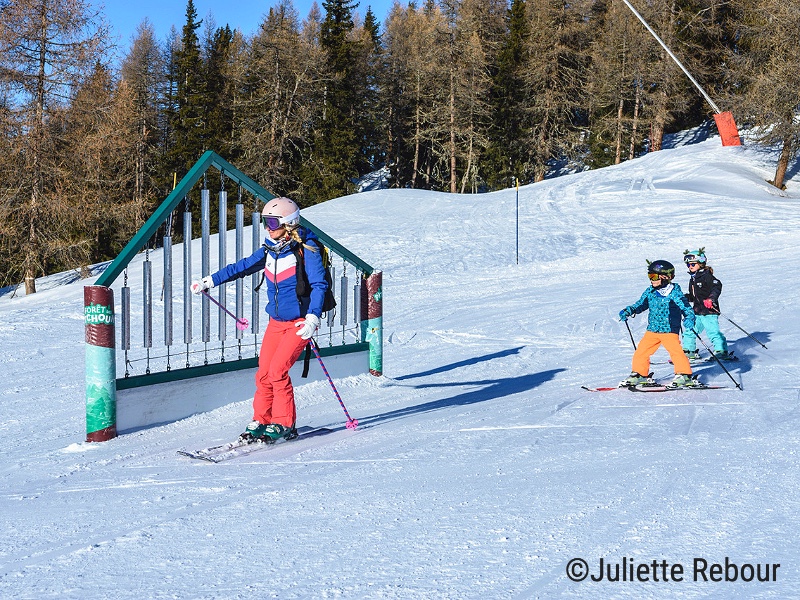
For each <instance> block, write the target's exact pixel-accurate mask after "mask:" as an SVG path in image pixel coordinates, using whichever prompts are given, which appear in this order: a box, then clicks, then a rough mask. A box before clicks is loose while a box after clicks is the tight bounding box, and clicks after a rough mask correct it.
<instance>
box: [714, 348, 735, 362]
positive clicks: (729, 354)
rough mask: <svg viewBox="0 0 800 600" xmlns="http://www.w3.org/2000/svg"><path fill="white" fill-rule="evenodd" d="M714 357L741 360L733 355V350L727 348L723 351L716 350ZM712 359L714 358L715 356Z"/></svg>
mask: <svg viewBox="0 0 800 600" xmlns="http://www.w3.org/2000/svg"><path fill="white" fill-rule="evenodd" d="M714 357H715V358H717V359H718V360H739V359H738V358H737V357H736V356H734V355H733V352H728V351H727V350H722V351H721V352H714ZM711 360H714V359H713V358H712V359H711Z"/></svg>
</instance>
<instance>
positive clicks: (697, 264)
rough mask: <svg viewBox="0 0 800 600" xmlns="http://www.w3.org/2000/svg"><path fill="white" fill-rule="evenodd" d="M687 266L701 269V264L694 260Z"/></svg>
mask: <svg viewBox="0 0 800 600" xmlns="http://www.w3.org/2000/svg"><path fill="white" fill-rule="evenodd" d="M686 266H687V267H699V266H700V263H699V262H697V261H694V260H693V261H691V262H687V263H686Z"/></svg>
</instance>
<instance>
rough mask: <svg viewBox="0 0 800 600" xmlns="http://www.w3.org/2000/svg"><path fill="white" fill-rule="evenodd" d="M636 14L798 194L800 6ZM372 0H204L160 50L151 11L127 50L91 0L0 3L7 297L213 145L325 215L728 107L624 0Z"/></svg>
mask: <svg viewBox="0 0 800 600" xmlns="http://www.w3.org/2000/svg"><path fill="white" fill-rule="evenodd" d="M633 4H634V5H635V6H636V8H637V10H638V11H639V12H640V13H641V14H642V15H643V17H644V18H645V19H646V20H647V21H648V23H649V24H650V25H651V26H652V27H653V28H654V29H655V31H657V32H658V33H659V35H660V36H661V37H662V39H663V40H664V41H665V43H666V44H667V45H668V46H669V47H670V48H671V49H672V51H673V52H674V53H675V54H676V55H677V56H678V57H679V58H680V60H681V61H682V62H683V64H684V65H686V66H687V68H688V69H689V71H690V72H691V73H692V74H693V76H694V77H695V79H697V80H698V81H700V82H702V85H703V87H704V89H705V90H706V91H707V92H708V93H709V95H710V96H711V97H712V98H714V100H715V102H716V103H717V104H718V105H719V106H720V107H722V109H723V110H730V111H732V112H733V113H734V116H735V118H736V120H737V123H738V124H739V126H740V128H743V129H747V130H748V132H750V135H749V140H750V141H752V142H754V143H759V144H764V145H765V146H767V147H769V148H771V149H776V171H775V177H774V179H773V181H771V183H772V184H773V185H775V186H777V187H782V185H783V180H784V178H785V176H786V171H787V167H788V165H789V163H790V161H791V160H792V159H793V158H794V157H795V155H796V153H797V150H798V148H800V124H799V123H797V119H796V115H797V108H798V98H799V97H800V94H798V90H799V89H800V44H798V43H797V35H798V33H797V32H798V31H800V6H799V3H798V1H797V0H788V1H787V0H727V1H721V0H717V1H715V0H634V2H633ZM357 6H358V4H357V3H355V2H347V1H345V0H327V1H324V2H322V6H321V8H320V7H319V6H317V5H316V4H314V5H312V9H311V11H310V12H309V14H308V15H307V16H306V18H304V19H301V18H300V17H299V15H298V13H297V11H296V10H295V8H294V6H293V4H292V2H291V0H280V1H279V2H278V3H276V5H275V6H274V7H273V8H271V9H270V10H269V11H268V13H267V14H266V15H265V16H264V19H263V22H262V23H261V24H260V26H259V27H258V29H257V30H256V32H255V33H253V34H252V35H244V34H243V33H242V32H241V30H239V29H237V28H235V27H233V28H232V27H231V26H230V25H225V26H223V27H217V26H216V25H214V24H211V23H206V24H205V26H204V25H203V22H202V20H200V19H198V16H197V12H196V10H195V7H194V3H193V1H192V0H188V1H187V4H186V13H185V15H186V20H185V22H184V23H183V26H182V28H181V29H180V30H177V29H173V30H172V32H171V33H170V34H169V35H168V36H167V38H166V39H163V40H159V39H157V38H156V35H155V33H154V28H153V26H152V24H150V23H149V22H148V21H147V20H145V21H144V22H142V23H141V24H140V25H139V27H138V28H137V30H136V34H135V35H134V36H133V38H132V40H131V43H130V47H129V48H119V47H115V45H114V43H113V41H112V37H111V35H110V28H109V26H108V24H107V22H106V20H105V17H104V15H103V13H102V12H100V11H98V10H96V9H94V8H92V7H91V5H90V4H89V3H88V2H86V1H85V0H0V288H2V287H6V286H9V285H12V284H17V283H19V282H21V281H24V282H25V290H26V293H34V292H35V291H36V284H35V281H36V277H38V276H42V275H46V274H48V273H54V272H59V271H62V270H66V269H74V268H79V267H81V266H86V265H88V264H93V263H97V262H101V261H104V260H109V259H112V258H114V257H115V256H116V254H117V253H118V252H119V251H120V250H121V248H122V247H123V246H124V245H125V244H126V243H127V242H128V240H129V239H130V238H131V237H133V235H134V234H135V233H136V231H137V230H138V229H139V228H140V227H141V225H142V224H143V223H144V221H145V220H146V219H147V218H148V217H149V215H150V214H151V213H152V211H153V209H154V208H155V207H156V206H157V205H158V204H159V203H160V202H161V201H162V200H163V199H164V198H165V197H166V196H167V195H168V194H169V192H170V191H171V190H172V188H173V186H174V182H175V181H176V180H180V179H181V178H182V177H183V176H184V175H185V174H186V172H187V171H188V170H189V168H191V166H192V165H193V164H194V163H195V162H196V161H197V159H198V158H199V157H200V156H201V155H202V153H203V152H204V151H206V150H209V149H210V150H214V151H215V152H217V153H218V154H219V155H221V156H222V157H223V158H225V159H226V160H228V161H229V162H232V163H233V164H234V165H236V166H237V167H238V168H239V169H240V170H241V171H243V172H244V173H246V174H247V175H249V176H250V177H252V178H253V179H255V180H256V181H258V182H259V183H260V184H262V185H263V186H264V187H266V188H267V189H269V190H270V191H272V192H273V193H275V194H280V195H288V196H291V197H292V198H294V199H296V200H297V201H298V202H299V203H300V204H301V206H309V205H312V204H316V203H319V202H323V201H325V200H328V199H331V198H335V197H340V196H343V195H346V194H348V193H351V192H353V191H355V181H356V180H357V179H358V178H359V177H361V176H363V175H365V174H368V173H370V172H372V171H375V170H377V169H381V168H386V169H388V171H389V173H390V178H389V181H390V184H391V185H392V186H395V187H411V188H422V189H432V190H441V191H449V192H452V193H479V192H485V191H491V190H496V189H502V188H506V187H509V186H512V185H514V184H527V183H531V182H536V181H541V180H542V179H544V178H545V177H548V176H552V175H554V174H556V173H558V172H559V170H561V169H564V168H565V165H567V166H568V168H571V169H573V170H574V169H591V168H599V167H604V166H608V165H610V164H616V163H620V162H622V161H625V160H630V159H633V158H635V157H636V156H639V155H641V154H642V153H644V152H653V151H658V150H660V149H661V141H662V138H663V136H664V134H665V133H667V132H671V131H677V130H681V129H685V128H688V127H693V126H696V125H698V124H702V123H704V122H708V120H709V117H710V115H711V114H712V112H713V111H712V110H711V108H710V107H709V106H708V105H707V104H706V103H705V101H704V99H703V98H702V96H701V95H700V94H699V93H698V91H697V90H696V89H695V88H694V87H693V86H692V84H691V82H690V81H689V79H688V78H687V77H686V76H685V75H684V74H683V73H682V72H681V71H680V70H679V68H678V67H677V65H676V64H675V63H674V62H673V60H672V59H671V58H670V57H669V56H668V55H667V53H666V52H664V50H663V49H662V48H661V47H660V45H659V44H658V43H657V42H656V41H655V40H654V39H653V37H652V36H651V35H650V34H649V33H648V32H647V31H646V30H645V28H644V27H643V26H642V24H641V23H640V22H639V21H638V20H637V19H636V18H635V16H634V15H633V14H632V13H631V11H630V10H629V9H628V7H626V6H625V4H624V3H623V2H622V1H621V0H575V1H571V2H563V1H562V2H559V1H555V0H511V2H509V1H508V0H424V2H422V3H420V4H419V5H418V4H416V3H413V2H411V3H409V4H408V5H407V6H402V5H400V4H399V3H395V5H394V6H393V7H392V9H391V11H390V12H389V14H388V16H387V18H386V21H385V22H384V23H383V24H381V23H380V22H378V20H377V19H376V18H375V15H374V14H373V13H372V12H371V10H369V9H368V10H367V11H366V14H365V16H364V17H363V18H362V17H361V16H360V14H359V13H357V12H356V8H357ZM209 187H210V188H211V189H212V190H214V189H221V188H222V187H231V186H230V184H229V183H228V184H226V182H225V181H224V178H223V179H222V180H221V181H219V182H216V183H213V182H212V183H210V184H209ZM228 192H229V193H233V194H236V193H237V190H236V189H228ZM196 194H197V197H194V195H195V191H193V192H192V194H190V195H189V196H187V198H186V203H185V205H186V207H187V208H191V206H192V205H193V204H194V205H195V206H196V205H197V202H198V199H199V189H198V190H197V191H196ZM213 196H214V194H212V198H213ZM212 210H213V208H212ZM687 210H688V209H687ZM181 218H182V211H176V214H175V219H174V220H172V222H171V223H170V227H171V228H172V230H173V231H174V238H175V239H176V241H180V232H181V231H182V229H181V225H180V219H181ZM487 226H491V216H490V215H487ZM152 243H153V244H155V243H156V242H155V241H153V242H152Z"/></svg>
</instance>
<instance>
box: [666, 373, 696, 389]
mask: <svg viewBox="0 0 800 600" xmlns="http://www.w3.org/2000/svg"><path fill="white" fill-rule="evenodd" d="M667 387H668V388H670V389H675V388H698V387H705V386H704V385H703V384H702V383H700V382H699V381H697V379H695V377H692V376H691V375H686V374H685V373H678V374H677V375H675V379H673V380H672V383H670V384H669V385H667Z"/></svg>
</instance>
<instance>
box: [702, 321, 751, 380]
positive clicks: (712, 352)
mask: <svg viewBox="0 0 800 600" xmlns="http://www.w3.org/2000/svg"><path fill="white" fill-rule="evenodd" d="M692 333H693V334H695V336H697V339H698V340H700V343H701V344H703V347H704V348H705V349H706V350H708V351H709V353H710V354H711V356H713V357H714V360H715V361H717V364H719V366H720V367H722V370H723V371H725V374H726V375H727V376H728V377H730V378H731V381H732V382H733V384H734V385H735V386H736V387H737V388H739V390H740V391H744V390H743V389H742V386H740V385H739V384H738V383H736V380H735V379H734V378H733V375H731V372H730V371H728V369H726V368H725V365H723V364H722V361H721V360H720V359H719V357H718V356H717V355H716V354H714V351H713V350H712V349H711V348H709V347H708V344H706V343H705V342H704V341H703V338H701V337H700V334H699V333H697V332H696V331H695V330H694V329H692Z"/></svg>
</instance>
